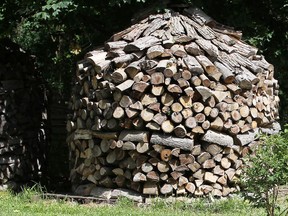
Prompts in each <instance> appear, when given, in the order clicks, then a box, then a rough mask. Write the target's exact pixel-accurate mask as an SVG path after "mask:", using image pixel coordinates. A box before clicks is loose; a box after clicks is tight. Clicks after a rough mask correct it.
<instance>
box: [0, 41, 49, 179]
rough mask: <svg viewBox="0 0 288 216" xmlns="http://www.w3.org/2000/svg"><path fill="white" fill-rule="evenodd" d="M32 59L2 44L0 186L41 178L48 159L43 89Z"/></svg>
mask: <svg viewBox="0 0 288 216" xmlns="http://www.w3.org/2000/svg"><path fill="white" fill-rule="evenodd" d="M42 85H43V83H42V82H41V79H40V77H39V72H37V71H36V70H35V67H34V63H33V60H32V58H31V56H29V55H27V54H26V53H25V52H24V51H22V50H21V49H20V47H18V46H17V45H16V44H14V43H12V42H11V41H9V40H5V39H4V40H1V41H0V184H6V183H8V182H9V181H12V182H16V183H17V182H23V181H28V180H32V179H36V178H38V177H39V172H40V167H41V165H42V162H43V159H44V157H45V153H44V145H45V141H46V138H45V136H46V135H45V132H44V123H45V122H44V121H45V120H44V119H45V116H42V114H43V115H44V114H45V112H44V100H45V97H44V88H43V87H42Z"/></svg>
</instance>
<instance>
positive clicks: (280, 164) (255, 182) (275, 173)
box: [242, 130, 288, 215]
mask: <svg viewBox="0 0 288 216" xmlns="http://www.w3.org/2000/svg"><path fill="white" fill-rule="evenodd" d="M245 160H246V166H245V167H244V169H243V171H244V172H243V175H242V186H243V189H244V197H245V198H246V199H248V200H250V201H251V202H252V203H253V204H254V205H256V206H258V207H264V208H265V209H266V212H267V214H268V215H275V214H276V213H279V214H281V213H285V212H287V208H286V209H284V210H283V209H282V210H281V209H280V207H279V205H278V203H277V197H278V189H279V186H280V185H284V184H286V183H287V181H288V131H287V130H285V131H284V132H282V133H279V134H275V135H271V136H267V135H263V136H261V139H260V143H259V145H258V146H257V147H256V149H254V151H253V154H251V155H249V156H248V157H247V158H246V159H245ZM276 211H277V212H276ZM281 211H282V212H281Z"/></svg>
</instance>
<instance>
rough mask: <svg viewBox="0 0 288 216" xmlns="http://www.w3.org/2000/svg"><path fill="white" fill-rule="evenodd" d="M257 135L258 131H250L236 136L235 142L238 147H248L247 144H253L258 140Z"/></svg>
mask: <svg viewBox="0 0 288 216" xmlns="http://www.w3.org/2000/svg"><path fill="white" fill-rule="evenodd" d="M258 135H259V130H257V129H255V130H251V131H248V132H247V133H245V134H238V135H236V137H235V142H236V143H237V144H238V145H241V146H245V145H248V144H249V143H251V142H253V141H254V140H256V139H257V138H258Z"/></svg>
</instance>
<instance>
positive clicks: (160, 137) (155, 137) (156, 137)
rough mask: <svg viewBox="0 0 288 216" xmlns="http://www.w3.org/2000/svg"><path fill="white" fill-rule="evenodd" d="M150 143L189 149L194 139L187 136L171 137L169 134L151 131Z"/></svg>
mask: <svg viewBox="0 0 288 216" xmlns="http://www.w3.org/2000/svg"><path fill="white" fill-rule="evenodd" d="M150 143H152V144H160V145H164V146H170V147H172V148H180V149H183V150H187V151H191V149H192V148H193V145H194V140H192V139H188V138H178V137H173V136H171V135H164V134H159V133H152V135H151V139H150Z"/></svg>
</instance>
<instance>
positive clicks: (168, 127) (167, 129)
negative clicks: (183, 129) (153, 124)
mask: <svg viewBox="0 0 288 216" xmlns="http://www.w3.org/2000/svg"><path fill="white" fill-rule="evenodd" d="M161 129H162V130H163V132H164V133H171V132H172V131H173V130H174V125H173V123H172V122H171V121H170V120H165V121H164V122H162V124H161Z"/></svg>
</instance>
